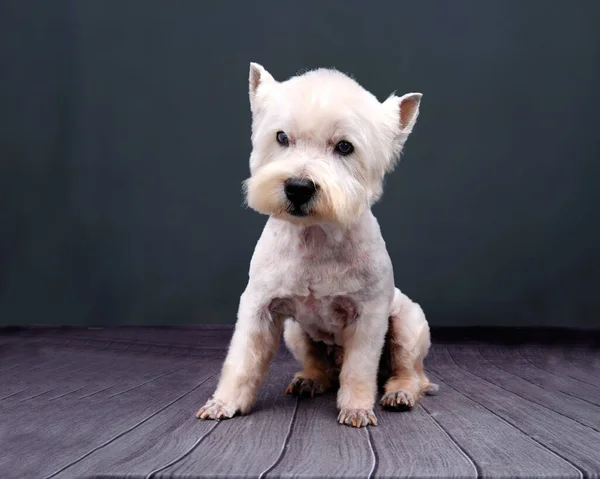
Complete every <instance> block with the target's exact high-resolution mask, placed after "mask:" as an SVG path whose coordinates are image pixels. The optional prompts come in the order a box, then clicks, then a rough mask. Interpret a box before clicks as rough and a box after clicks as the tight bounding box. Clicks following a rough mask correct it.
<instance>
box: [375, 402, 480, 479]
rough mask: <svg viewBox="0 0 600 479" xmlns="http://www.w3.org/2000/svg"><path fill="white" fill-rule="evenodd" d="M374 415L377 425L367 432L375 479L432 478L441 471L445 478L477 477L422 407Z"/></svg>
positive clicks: (472, 465) (441, 429) (379, 409)
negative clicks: (372, 453)
mask: <svg viewBox="0 0 600 479" xmlns="http://www.w3.org/2000/svg"><path fill="white" fill-rule="evenodd" d="M375 412H376V414H377V418H378V425H377V427H375V428H372V429H371V430H370V431H369V432H370V434H371V439H372V444H373V449H374V450H375V453H376V456H377V468H376V471H375V475H374V477H435V476H439V475H440V474H442V471H443V476H444V477H461V478H467V477H477V468H476V466H475V464H474V463H473V461H472V460H471V459H470V458H469V456H468V455H467V454H465V452H464V451H463V450H462V449H461V448H460V447H459V446H458V445H457V443H456V441H455V440H454V439H452V438H451V437H450V436H449V435H448V433H447V432H446V430H444V429H443V428H442V427H441V426H440V425H439V421H438V420H437V419H434V418H432V417H431V415H430V414H429V413H428V412H427V411H425V409H423V408H422V407H417V408H415V409H414V410H412V411H410V412H390V411H385V410H382V409H381V408H377V410H376V411H375ZM438 414H439V413H438Z"/></svg>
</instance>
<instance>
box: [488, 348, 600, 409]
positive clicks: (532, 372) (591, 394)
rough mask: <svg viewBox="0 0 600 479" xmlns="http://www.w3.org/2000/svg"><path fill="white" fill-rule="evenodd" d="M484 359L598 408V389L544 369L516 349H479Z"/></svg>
mask: <svg viewBox="0 0 600 479" xmlns="http://www.w3.org/2000/svg"><path fill="white" fill-rule="evenodd" d="M481 351H482V354H483V356H484V357H485V358H486V359H489V360H493V361H500V362H501V363H502V366H503V367H505V368H507V369H508V370H510V371H511V372H514V373H515V374H518V375H519V376H521V377H522V378H524V379H527V380H528V381H531V382H532V383H533V384H536V385H538V386H539V387H542V388H544V389H548V390H550V391H560V392H562V393H564V394H568V395H571V396H574V397H577V398H579V399H582V400H584V401H587V402H589V403H591V404H595V405H596V406H600V388H598V387H596V386H593V385H591V384H588V383H584V382H581V381H579V380H577V379H574V378H571V377H568V376H565V375H564V374H561V373H560V372H557V371H552V370H551V369H544V368H543V367H541V366H540V365H538V364H536V363H535V362H534V361H531V360H530V359H528V358H527V357H525V356H523V355H522V354H521V353H520V350H519V349H518V348H516V349H512V348H490V349H484V348H481Z"/></svg>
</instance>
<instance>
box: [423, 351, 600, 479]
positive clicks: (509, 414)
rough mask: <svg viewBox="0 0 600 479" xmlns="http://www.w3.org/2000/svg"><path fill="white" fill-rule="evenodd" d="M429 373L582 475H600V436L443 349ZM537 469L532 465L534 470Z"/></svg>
mask: <svg viewBox="0 0 600 479" xmlns="http://www.w3.org/2000/svg"><path fill="white" fill-rule="evenodd" d="M429 371H430V373H434V374H435V376H436V377H437V378H438V380H440V381H441V382H443V383H445V384H446V385H448V386H450V387H452V388H454V389H455V390H456V391H460V393H461V394H463V395H464V396H466V397H468V398H470V399H471V400H473V401H476V402H477V403H479V404H480V405H481V406H483V407H484V408H486V409H487V410H488V411H490V412H491V413H494V414H496V415H497V417H499V418H501V419H502V420H504V421H506V422H507V423H509V424H510V425H512V426H513V427H514V428H515V429H518V430H520V431H521V432H523V433H524V434H526V435H527V436H529V437H530V438H531V439H532V440H534V441H535V442H536V443H538V444H539V445H541V446H542V447H544V448H546V449H547V450H548V451H549V452H550V451H551V452H552V453H553V454H554V455H555V456H558V457H560V458H562V459H563V460H564V462H568V463H569V464H571V465H572V466H573V468H577V469H578V470H579V472H580V473H586V474H592V475H593V474H598V473H600V457H599V455H598V451H600V434H598V433H597V432H595V431H593V430H591V429H590V428H588V427H587V426H583V425H581V424H579V423H577V422H575V421H573V420H572V419H569V418H566V417H564V416H560V415H558V414H556V413H553V412H552V411H550V410H548V409H547V408H544V407H542V406H539V405H538V404H535V403H533V402H531V401H527V400H526V399H523V398H522V397H520V396H518V395H516V394H514V393H512V392H509V391H506V390H504V389H501V388H499V387H497V386H495V385H494V384H491V383H490V382H486V381H484V380H482V379H481V378H479V377H477V376H475V375H473V374H471V373H469V372H468V371H465V370H464V369H461V368H459V367H458V366H457V365H456V363H455V362H454V360H453V359H452V357H451V356H450V354H449V353H448V351H446V350H444V349H442V348H437V349H434V351H433V354H432V355H430V361H429ZM442 378H443V379H442ZM524 460H525V459H524ZM546 464H547V462H546ZM534 465H535V464H531V466H530V467H533V466H534ZM543 466H544V464H541V463H540V464H537V467H538V468H542V467H543ZM566 467H567V465H566V464H563V466H562V467H561V469H562V470H565V468H566ZM571 474H572V472H571Z"/></svg>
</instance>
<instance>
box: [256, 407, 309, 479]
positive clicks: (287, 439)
mask: <svg viewBox="0 0 600 479" xmlns="http://www.w3.org/2000/svg"><path fill="white" fill-rule="evenodd" d="M299 402H300V399H299V397H296V404H295V405H294V411H293V412H292V417H291V419H290V424H289V425H288V430H287V433H286V435H285V437H284V438H283V443H282V445H281V450H280V451H279V454H278V456H277V458H276V459H275V461H274V462H273V464H271V465H270V466H269V467H267V468H266V469H265V470H264V471H263V472H261V473H260V474H259V475H258V479H262V478H263V477H265V476H266V475H267V474H268V473H269V472H271V471H272V470H273V469H275V468H276V467H277V464H279V463H280V462H281V460H282V459H283V457H284V456H285V450H286V449H287V447H288V445H289V443H290V437H292V432H293V430H294V424H296V417H297V416H298V404H299Z"/></svg>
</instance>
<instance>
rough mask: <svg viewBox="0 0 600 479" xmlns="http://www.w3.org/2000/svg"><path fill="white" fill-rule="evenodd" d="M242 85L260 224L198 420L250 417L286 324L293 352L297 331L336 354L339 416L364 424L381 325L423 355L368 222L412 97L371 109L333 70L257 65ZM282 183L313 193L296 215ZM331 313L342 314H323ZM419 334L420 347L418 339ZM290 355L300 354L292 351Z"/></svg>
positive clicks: (413, 315) (415, 319)
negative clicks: (346, 150)
mask: <svg viewBox="0 0 600 479" xmlns="http://www.w3.org/2000/svg"><path fill="white" fill-rule="evenodd" d="M249 86H250V92H249V93H250V105H251V109H252V113H253V123H252V153H251V156H250V172H251V176H250V178H249V179H248V180H247V181H246V183H245V189H246V194H247V203H248V205H249V206H250V207H251V208H253V209H255V210H256V211H258V212H259V213H262V214H266V215H269V219H268V221H267V223H266V226H265V228H264V231H263V233H262V236H261V238H260V240H259V241H258V244H257V245H256V249H255V252H254V255H253V257H252V261H251V264H250V273H249V281H248V285H247V287H246V290H245V291H244V293H243V294H242V297H241V300H240V306H239V312H238V320H237V323H236V328H235V332H234V335H233V338H232V341H231V345H230V348H229V353H228V355H227V358H226V360H225V365H224V370H223V374H222V375H221V380H220V382H219V385H218V387H217V390H216V392H215V394H214V396H213V398H212V399H211V400H210V401H209V402H208V403H207V404H206V406H204V407H203V408H202V409H201V410H200V411H199V413H198V415H199V416H200V417H203V418H226V417H231V416H232V415H233V414H234V413H236V412H242V413H247V412H248V411H249V410H250V409H251V407H252V405H253V403H254V400H255V397H256V391H257V388H258V387H259V386H260V384H261V382H262V380H263V378H264V375H265V373H266V370H267V367H268V362H269V360H270V359H271V358H272V357H273V354H274V352H275V349H276V347H277V344H278V341H279V337H280V335H281V330H282V323H283V321H284V320H285V319H286V318H294V320H295V323H289V321H288V323H289V324H294V326H293V328H295V329H291V328H290V329H289V332H288V331H286V333H287V335H286V341H287V342H288V344H291V343H292V340H293V341H296V343H298V338H299V336H298V335H299V334H301V332H302V331H304V332H305V333H306V334H307V335H308V337H309V338H311V339H312V340H314V341H323V342H325V343H327V344H335V345H339V346H342V347H343V349H344V359H343V365H342V369H341V373H340V390H339V393H338V407H339V408H340V410H341V411H342V412H341V415H343V417H346V415H347V414H353V411H354V412H356V411H368V412H369V413H370V414H372V409H373V405H374V402H375V395H376V376H377V367H378V362H379V359H380V355H381V351H382V347H383V343H384V337H385V333H386V331H387V328H388V318H390V316H393V314H396V316H397V318H400V319H401V318H402V317H403V316H402V315H400V312H401V310H403V311H404V313H406V314H405V316H406V317H407V318H408V319H409V320H408V321H407V322H406V327H404V326H403V324H404V323H403V322H402V321H400V324H399V326H398V328H400V329H402V330H403V331H405V335H406V338H405V340H406V341H407V342H408V343H409V344H410V348H411V350H412V349H415V348H416V352H415V354H416V356H419V355H421V353H423V352H424V353H425V354H426V349H427V348H428V347H429V336H428V331H429V329H428V327H427V322H426V321H425V317H424V315H423V314H422V311H421V310H420V308H419V307H418V305H415V304H414V303H412V302H411V301H410V300H408V298H406V297H405V296H404V295H402V294H401V293H400V291H399V290H397V289H395V287H394V279H393V270H392V264H391V260H390V257H389V255H388V252H387V250H386V247H385V242H384V240H383V238H382V236H381V232H380V228H379V225H378V223H377V220H376V219H375V217H374V216H373V214H372V212H371V206H372V205H373V203H374V202H375V201H377V200H378V199H379V197H380V196H381V194H382V184H383V178H384V175H385V174H386V173H387V172H389V171H391V170H392V169H393V168H394V166H395V164H396V162H397V161H398V158H399V156H400V153H401V150H402V147H403V145H404V143H405V141H406V139H407V137H408V135H409V134H410V132H411V131H412V129H413V127H414V124H415V122H416V119H417V116H418V113H419V104H420V100H421V95H420V94H418V93H413V94H408V95H404V96H403V97H400V98H399V97H397V96H394V95H392V96H390V97H389V98H388V99H387V100H385V101H384V102H380V101H378V100H377V98H375V96H373V95H372V94H371V93H369V92H367V91H366V90H365V89H363V88H362V87H361V86H360V85H359V84H358V83H357V82H356V81H354V80H353V79H351V78H349V77H348V76H346V75H344V74H342V73H340V72H338V71H335V70H327V69H319V70H314V71H310V72H307V73H305V74H303V75H300V76H296V77H293V78H291V79H289V80H287V81H285V82H277V81H276V80H275V79H274V78H273V77H272V76H271V75H270V74H269V73H268V72H267V71H266V70H265V69H264V68H263V67H261V66H260V65H257V64H251V68H250V77H249ZM278 131H284V132H285V133H286V134H287V135H288V137H289V139H290V144H289V146H288V147H282V145H280V144H279V143H278V142H277V141H276V135H277V132H278ZM341 140H345V141H349V142H351V143H352V144H353V146H354V149H355V150H354V152H353V153H352V154H351V155H349V156H346V157H343V156H340V155H339V154H337V153H336V152H335V151H334V146H335V145H336V144H337V142H339V141H341ZM292 177H300V178H309V179H311V180H312V181H313V182H314V183H315V184H317V185H318V187H319V189H318V192H317V195H316V197H315V199H314V201H313V202H312V203H311V206H310V214H308V215H307V216H304V217H297V216H292V215H291V214H290V213H288V204H287V199H286V195H285V193H284V189H283V186H284V182H285V181H286V180H288V179H289V178H292ZM403 298H406V300H404V299H403ZM335 308H338V310H340V311H342V313H340V314H337V315H335V314H332V311H333V310H335ZM340 308H341V309H340ZM396 322H398V321H396ZM298 326H300V327H298ZM426 327H427V329H426V332H427V335H426V337H423V338H422V339H418V338H420V337H421V334H420V331H421V330H424V328H426ZM293 335H295V336H294V337H292V336H293ZM300 339H301V338H300ZM297 354H298V357H300V356H302V355H303V354H305V353H304V352H303V350H302V347H300V346H298V350H297ZM422 355H423V356H424V354H422ZM416 356H415V357H416Z"/></svg>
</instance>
